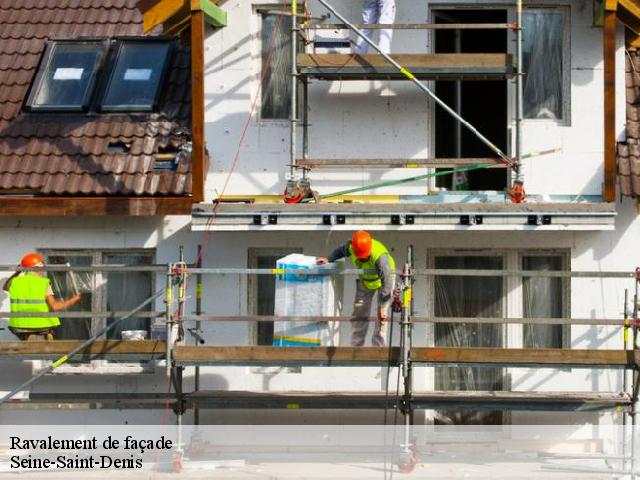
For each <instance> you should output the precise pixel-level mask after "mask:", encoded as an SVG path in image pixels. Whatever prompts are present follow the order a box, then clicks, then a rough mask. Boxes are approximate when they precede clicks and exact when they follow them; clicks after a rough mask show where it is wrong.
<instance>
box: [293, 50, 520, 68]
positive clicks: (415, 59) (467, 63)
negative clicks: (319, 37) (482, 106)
mask: <svg viewBox="0 0 640 480" xmlns="http://www.w3.org/2000/svg"><path fill="white" fill-rule="evenodd" d="M391 57H392V58H393V59H394V60H395V61H396V62H398V63H399V64H400V65H402V66H403V67H405V68H407V69H409V70H411V69H412V68H430V67H433V68H465V67H469V68H471V67H501V68H503V67H507V66H511V65H512V61H511V55H508V54H503V53H415V54H413V53H412V54H396V55H391ZM362 66H366V67H374V68H381V67H388V66H389V62H387V60H385V58H384V57H383V56H382V55H377V54H374V53H367V54H364V55H357V54H344V53H322V54H319V53H299V54H298V67H299V68H305V67H322V68H342V67H362Z"/></svg>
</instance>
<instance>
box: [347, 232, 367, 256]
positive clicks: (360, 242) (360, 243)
mask: <svg viewBox="0 0 640 480" xmlns="http://www.w3.org/2000/svg"><path fill="white" fill-rule="evenodd" d="M351 246H352V247H353V254H354V255H355V256H356V258H358V259H360V260H364V259H366V258H369V256H371V235H369V233H368V232H365V231H364V230H358V231H357V232H356V233H354V234H353V237H351Z"/></svg>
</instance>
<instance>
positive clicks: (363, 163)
mask: <svg viewBox="0 0 640 480" xmlns="http://www.w3.org/2000/svg"><path fill="white" fill-rule="evenodd" d="M296 163H297V165H299V166H302V167H310V168H328V167H336V168H340V167H342V168H345V167H385V168H386V167H389V168H420V167H425V168H429V167H433V168H442V167H459V166H469V165H477V164H480V163H491V164H495V166H496V167H506V166H507V165H506V164H505V163H504V162H503V161H501V160H499V159H496V158H406V159H405V158H323V159H308V158H307V159H304V158H300V159H298V160H297V161H296Z"/></svg>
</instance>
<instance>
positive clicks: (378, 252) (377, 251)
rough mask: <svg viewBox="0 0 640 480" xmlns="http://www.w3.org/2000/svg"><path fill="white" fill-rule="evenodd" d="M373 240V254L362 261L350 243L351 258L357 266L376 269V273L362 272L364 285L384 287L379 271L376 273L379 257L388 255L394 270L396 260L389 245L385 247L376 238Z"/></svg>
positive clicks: (371, 287) (377, 287) (373, 288)
mask: <svg viewBox="0 0 640 480" xmlns="http://www.w3.org/2000/svg"><path fill="white" fill-rule="evenodd" d="M371 242H372V244H371V255H370V256H369V258H368V259H367V260H365V261H362V260H359V259H358V257H356V256H355V254H354V253H353V247H352V246H351V243H349V258H350V259H351V261H352V262H353V265H354V266H355V267H356V268H359V269H362V270H373V271H374V273H363V274H361V275H360V279H361V280H362V283H363V284H364V286H365V287H367V288H368V289H369V290H377V289H379V288H380V287H382V279H381V278H380V277H379V276H378V274H377V273H375V271H376V263H377V262H378V259H379V258H380V257H381V256H382V255H388V256H389V266H390V267H391V270H394V271H395V269H396V262H395V260H394V259H393V257H392V256H391V254H390V253H389V250H387V247H385V246H384V245H383V244H382V243H380V242H379V241H377V240H374V239H372V240H371Z"/></svg>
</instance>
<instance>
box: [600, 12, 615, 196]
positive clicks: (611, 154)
mask: <svg viewBox="0 0 640 480" xmlns="http://www.w3.org/2000/svg"><path fill="white" fill-rule="evenodd" d="M607 3H608V2H607ZM616 24H617V22H616V12H615V11H611V10H607V11H605V13H604V29H603V35H604V42H603V43H604V52H603V55H604V192H603V197H604V200H605V201H606V202H614V201H615V200H616V173H617V172H616V170H617V169H616V130H615V123H616Z"/></svg>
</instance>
